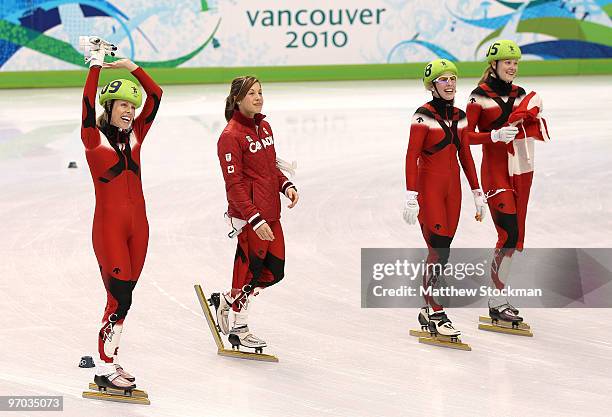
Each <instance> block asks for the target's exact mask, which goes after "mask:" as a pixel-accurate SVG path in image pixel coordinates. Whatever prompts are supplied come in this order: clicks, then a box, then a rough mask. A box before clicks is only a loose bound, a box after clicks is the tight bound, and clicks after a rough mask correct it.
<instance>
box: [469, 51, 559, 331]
mask: <svg viewBox="0 0 612 417" xmlns="http://www.w3.org/2000/svg"><path fill="white" fill-rule="evenodd" d="M520 58H521V50H520V48H519V46H518V45H517V44H516V43H515V42H513V41H510V40H498V41H495V42H494V43H492V44H491V45H490V47H489V49H488V51H487V62H488V65H487V68H486V70H485V72H484V74H483V77H482V79H481V80H480V82H479V83H478V87H476V88H475V89H474V91H472V94H471V96H470V98H469V102H468V105H467V110H466V111H467V118H468V127H467V130H466V136H467V139H468V140H469V143H470V145H482V166H481V176H482V177H481V179H482V186H483V189H484V191H485V196H486V198H487V203H488V205H489V209H490V211H491V217H492V218H493V222H494V223H495V228H496V229H497V236H498V239H497V244H496V246H495V247H496V249H495V255H494V258H493V261H492V262H491V279H492V281H493V283H494V284H495V286H496V288H497V289H503V288H504V287H505V285H506V284H507V280H508V276H509V273H510V262H511V259H512V255H513V253H514V251H515V250H516V249H518V250H522V249H523V240H524V237H525V218H526V214H527V202H528V199H529V191H530V188H531V182H532V179H533V140H534V139H538V140H547V139H548V133H547V131H546V126H545V122H544V120H543V119H541V116H540V113H541V110H542V103H541V99H540V98H539V96H538V95H537V94H536V93H534V92H532V93H530V94H528V95H527V94H526V93H525V90H523V88H521V87H519V86H517V85H515V84H513V81H514V79H515V78H516V76H517V73H518V64H519V60H520ZM519 127H521V129H519ZM476 130H477V131H476ZM489 315H490V317H491V318H492V319H495V320H503V321H511V322H515V323H520V322H521V321H523V319H522V317H520V316H519V310H518V309H516V307H514V306H512V305H511V304H510V302H509V301H508V299H507V298H506V297H503V296H502V297H491V298H490V299H489Z"/></svg>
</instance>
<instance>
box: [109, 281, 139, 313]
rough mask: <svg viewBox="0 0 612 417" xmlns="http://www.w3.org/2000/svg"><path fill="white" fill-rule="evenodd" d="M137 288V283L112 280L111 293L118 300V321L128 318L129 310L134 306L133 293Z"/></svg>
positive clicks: (116, 311)
mask: <svg viewBox="0 0 612 417" xmlns="http://www.w3.org/2000/svg"><path fill="white" fill-rule="evenodd" d="M135 286H136V281H122V280H120V279H116V278H111V280H110V285H109V291H110V293H111V295H112V296H113V297H114V298H115V300H117V304H118V305H117V310H115V313H114V314H115V317H116V321H119V320H122V319H124V318H125V316H127V313H128V310H129V309H130V306H131V305H132V292H133V291H134V287H135Z"/></svg>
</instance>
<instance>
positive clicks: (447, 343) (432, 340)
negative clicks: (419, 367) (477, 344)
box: [419, 337, 472, 351]
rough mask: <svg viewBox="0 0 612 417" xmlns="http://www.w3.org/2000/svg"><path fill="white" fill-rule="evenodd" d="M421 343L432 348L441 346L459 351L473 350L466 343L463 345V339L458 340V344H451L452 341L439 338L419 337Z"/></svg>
mask: <svg viewBox="0 0 612 417" xmlns="http://www.w3.org/2000/svg"><path fill="white" fill-rule="evenodd" d="M419 343H424V344H426V345H432V346H440V347H445V348H450V349H459V350H468V351H470V350H472V347H471V346H470V345H468V344H466V343H463V342H462V341H461V339H458V341H457V342H451V341H450V340H448V341H447V340H443V339H441V338H439V337H419Z"/></svg>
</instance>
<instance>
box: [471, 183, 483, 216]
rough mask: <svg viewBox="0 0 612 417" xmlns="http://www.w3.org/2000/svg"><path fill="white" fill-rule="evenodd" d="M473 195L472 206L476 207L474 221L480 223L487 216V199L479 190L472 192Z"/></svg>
mask: <svg viewBox="0 0 612 417" xmlns="http://www.w3.org/2000/svg"><path fill="white" fill-rule="evenodd" d="M472 194H474V205H475V206H476V220H477V221H479V222H481V221H483V220H484V218H485V214H487V199H486V197H485V195H484V193H483V192H482V190H481V189H480V188H477V189H476V190H472Z"/></svg>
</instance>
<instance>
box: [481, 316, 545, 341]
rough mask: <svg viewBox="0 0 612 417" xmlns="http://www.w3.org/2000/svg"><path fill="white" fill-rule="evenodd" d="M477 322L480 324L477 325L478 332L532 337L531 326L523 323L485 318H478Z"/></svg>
mask: <svg viewBox="0 0 612 417" xmlns="http://www.w3.org/2000/svg"><path fill="white" fill-rule="evenodd" d="M478 321H479V322H480V323H478V328H479V329H480V330H487V331H489V332H497V333H506V334H513V335H517V336H527V337H533V333H532V332H531V326H529V324H527V323H525V322H516V321H515V322H512V321H505V320H498V319H492V318H491V317H487V316H480V317H478Z"/></svg>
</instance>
